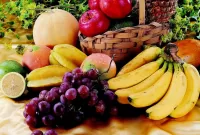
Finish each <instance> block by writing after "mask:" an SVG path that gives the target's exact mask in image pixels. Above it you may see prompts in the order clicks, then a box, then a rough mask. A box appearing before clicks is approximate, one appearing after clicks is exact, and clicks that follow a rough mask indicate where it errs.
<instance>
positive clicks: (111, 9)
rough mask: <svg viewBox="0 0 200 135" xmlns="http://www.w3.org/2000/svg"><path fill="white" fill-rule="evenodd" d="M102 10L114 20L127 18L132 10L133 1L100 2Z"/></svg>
mask: <svg viewBox="0 0 200 135" xmlns="http://www.w3.org/2000/svg"><path fill="white" fill-rule="evenodd" d="M99 4H100V8H101V10H102V11H103V12H104V14H106V15H107V16H108V17H110V18H112V19H122V18H125V17H126V16H127V15H128V14H129V13H130V12H131V10H132V3H131V0H100V3H99Z"/></svg>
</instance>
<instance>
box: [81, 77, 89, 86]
mask: <svg viewBox="0 0 200 135" xmlns="http://www.w3.org/2000/svg"><path fill="white" fill-rule="evenodd" d="M81 81H82V84H83V85H86V84H87V83H90V82H91V80H90V79H89V78H83V79H82V80H81Z"/></svg>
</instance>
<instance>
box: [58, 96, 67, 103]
mask: <svg viewBox="0 0 200 135" xmlns="http://www.w3.org/2000/svg"><path fill="white" fill-rule="evenodd" d="M60 102H61V103H62V104H66V103H67V99H66V98H65V95H64V94H63V95H61V96H60Z"/></svg>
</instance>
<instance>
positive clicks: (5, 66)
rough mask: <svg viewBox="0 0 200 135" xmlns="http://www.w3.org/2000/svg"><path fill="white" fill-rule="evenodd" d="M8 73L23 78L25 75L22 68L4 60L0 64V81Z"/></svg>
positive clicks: (18, 64)
mask: <svg viewBox="0 0 200 135" xmlns="http://www.w3.org/2000/svg"><path fill="white" fill-rule="evenodd" d="M9 72H17V73H20V74H22V75H23V76H24V75H25V74H26V71H25V70H24V68H23V66H22V65H21V64H20V63H18V62H17V61H14V60H5V61H3V62H1V63H0V79H1V78H2V77H3V76H4V75H6V74H7V73H9Z"/></svg>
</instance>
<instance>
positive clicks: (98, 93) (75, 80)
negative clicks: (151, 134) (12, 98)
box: [24, 68, 118, 128]
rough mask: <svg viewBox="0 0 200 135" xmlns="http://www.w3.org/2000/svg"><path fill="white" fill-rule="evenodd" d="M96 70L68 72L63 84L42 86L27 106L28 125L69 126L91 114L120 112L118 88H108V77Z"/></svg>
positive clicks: (99, 114)
mask: <svg viewBox="0 0 200 135" xmlns="http://www.w3.org/2000/svg"><path fill="white" fill-rule="evenodd" d="M93 70H96V69H90V70H89V71H87V72H86V73H84V72H83V71H82V70H81V69H80V68H76V69H74V70H73V71H71V72H66V73H65V74H64V76H63V79H62V84H61V85H60V86H58V87H52V88H51V89H50V90H49V91H47V90H42V91H41V92H40V93H39V97H35V98H33V99H31V101H30V102H29V103H27V104H26V106H25V109H24V117H25V119H26V123H27V125H29V126H30V127H38V126H39V125H40V126H47V127H55V126H56V127H66V128H69V127H73V126H76V125H78V124H80V123H82V122H83V121H84V120H85V119H86V117H87V116H99V117H104V116H105V117H107V116H110V115H117V109H118V107H117V102H116V97H115V94H114V92H112V91H110V90H108V86H107V85H108V84H107V81H105V80H100V79H99V76H98V74H97V72H98V71H97V72H94V73H96V75H94V74H90V73H89V72H91V71H93ZM38 114H39V115H38Z"/></svg>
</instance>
